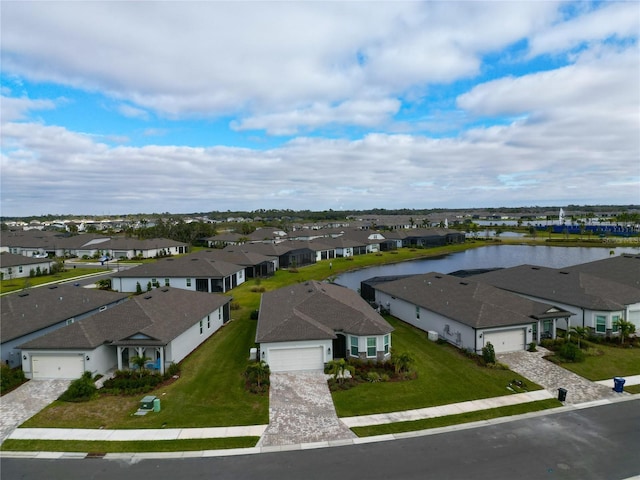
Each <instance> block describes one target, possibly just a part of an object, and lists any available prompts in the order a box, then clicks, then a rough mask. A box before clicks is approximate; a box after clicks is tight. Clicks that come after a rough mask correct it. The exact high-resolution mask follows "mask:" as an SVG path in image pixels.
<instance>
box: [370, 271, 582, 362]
mask: <svg viewBox="0 0 640 480" xmlns="http://www.w3.org/2000/svg"><path fill="white" fill-rule="evenodd" d="M369 285H370V287H371V288H372V289H373V290H374V291H375V301H376V302H377V303H378V304H379V305H380V306H381V307H383V308H385V309H387V310H389V311H390V312H391V314H392V315H394V316H396V317H398V318H400V319H401V320H403V321H405V322H407V323H410V324H411V325H414V326H415V327H417V328H420V329H422V330H424V331H427V332H433V334H434V335H436V336H437V337H439V338H442V339H445V340H447V341H448V342H450V343H452V344H454V345H456V346H458V347H460V348H467V349H471V350H473V351H480V350H481V349H482V348H483V347H484V346H485V345H486V343H488V342H491V343H492V345H493V346H494V349H495V351H496V352H508V351H516V350H524V348H525V346H526V345H527V344H528V343H530V342H533V341H536V342H537V341H539V339H540V335H541V334H542V333H549V334H551V335H554V334H555V326H556V321H557V320H558V319H567V318H569V317H570V316H571V315H572V313H571V312H569V311H567V310H564V309H563V308H560V307H558V306H555V305H552V304H549V303H545V302H541V301H535V300H531V299H527V298H524V297H522V296H519V295H515V294H513V293H509V292H507V291H504V290H501V289H499V288H496V287H494V286H491V285H489V284H487V283H482V282H476V281H471V280H469V279H461V278H458V277H454V276H451V275H445V274H441V273H435V272H432V273H426V274H421V275H412V276H406V277H402V278H398V279H395V280H392V281H389V282H383V281H375V282H373V281H372V282H370V284H369ZM437 337H436V338H437Z"/></svg>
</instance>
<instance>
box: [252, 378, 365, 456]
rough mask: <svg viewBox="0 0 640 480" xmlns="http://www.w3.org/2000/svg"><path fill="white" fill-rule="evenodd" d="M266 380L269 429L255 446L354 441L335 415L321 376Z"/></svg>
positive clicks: (349, 431)
mask: <svg viewBox="0 0 640 480" xmlns="http://www.w3.org/2000/svg"><path fill="white" fill-rule="evenodd" d="M270 381H271V387H270V389H269V426H268V427H267V429H266V431H265V433H264V434H263V435H262V438H261V439H260V443H259V444H258V445H259V446H264V447H267V446H280V445H296V444H301V443H314V442H327V441H339V440H346V439H353V438H356V436H355V434H354V433H353V432H352V431H351V430H349V428H348V427H347V426H346V425H345V424H344V423H342V422H341V421H340V419H338V416H337V415H336V410H335V407H334V406H333V399H332V398H331V393H330V392H329V386H328V385H327V378H326V375H325V374H324V373H322V372H287V373H272V374H271V377H270Z"/></svg>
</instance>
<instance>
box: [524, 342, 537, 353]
mask: <svg viewBox="0 0 640 480" xmlns="http://www.w3.org/2000/svg"><path fill="white" fill-rule="evenodd" d="M537 351H538V349H537V347H536V342H531V343H529V347H528V348H527V352H537Z"/></svg>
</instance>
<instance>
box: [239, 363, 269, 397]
mask: <svg viewBox="0 0 640 480" xmlns="http://www.w3.org/2000/svg"><path fill="white" fill-rule="evenodd" d="M270 374H271V369H270V368H269V365H267V363H266V362H264V361H262V362H253V363H251V364H249V365H248V366H247V369H246V370H245V372H244V376H245V379H246V383H245V386H246V388H247V390H249V391H250V392H251V393H265V392H268V391H269V384H270V382H269V375H270Z"/></svg>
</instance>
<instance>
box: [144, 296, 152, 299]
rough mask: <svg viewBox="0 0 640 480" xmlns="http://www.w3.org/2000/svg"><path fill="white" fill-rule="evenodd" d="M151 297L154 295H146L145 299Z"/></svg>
mask: <svg viewBox="0 0 640 480" xmlns="http://www.w3.org/2000/svg"><path fill="white" fill-rule="evenodd" d="M150 298H153V297H152V295H146V296H145V297H144V299H145V300H149V299H150Z"/></svg>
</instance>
